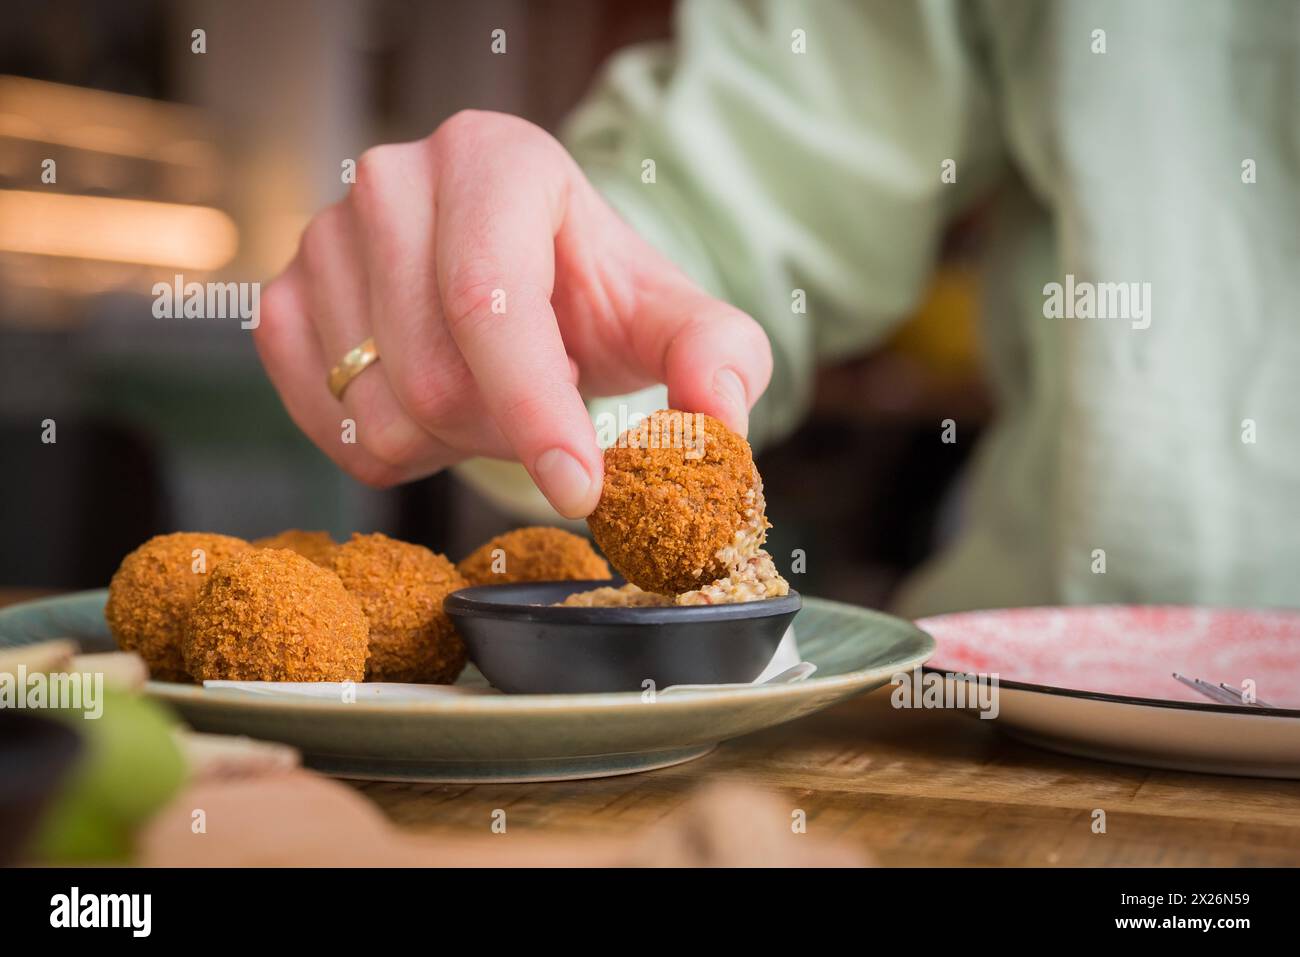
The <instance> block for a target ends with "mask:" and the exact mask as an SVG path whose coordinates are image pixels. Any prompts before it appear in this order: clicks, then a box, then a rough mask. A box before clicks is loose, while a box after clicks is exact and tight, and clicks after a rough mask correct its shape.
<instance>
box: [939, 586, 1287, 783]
mask: <svg viewBox="0 0 1300 957" xmlns="http://www.w3.org/2000/svg"><path fill="white" fill-rule="evenodd" d="M917 624H918V625H919V626H920V627H921V628H923V629H924V630H925V631H927V632H929V633H930V634H931V635H933V636H934V639H935V641H937V642H938V645H939V648H938V651H937V652H936V653H935V655H934V657H933V658H931V659H930V661H929V663H928V664H927V665H926V669H925V670H926V671H927V672H941V673H945V674H948V675H950V676H951V675H952V674H957V675H965V674H973V675H991V674H997V676H998V699H997V717H996V719H995V720H996V722H997V726H998V727H999V728H1001V729H1002V730H1004V731H1006V732H1007V733H1008V734H1010V735H1012V736H1013V737H1015V738H1018V739H1021V740H1023V741H1025V742H1027V743H1029V744H1034V745H1037V746H1039V747H1044V748H1049V749H1051V750H1053V751H1061V752H1064V753H1066V754H1073V755H1078V756H1081V757H1088V758H1100V759H1102V760H1109V761H1119V762H1123V763H1125V764H1139V765H1147V766H1151V767H1159V768H1174V769H1178V770H1187V771H1200V772H1206V773H1212V774H1237V775H1248V776H1257V777H1279V778H1300V610H1283V609H1267V610H1265V609H1260V610H1250V609H1237V608H1197V607H1184V606H1151V605H1143V606H1121V605H1088V606H1074V607H1064V608H1012V609H1002V610H996V611H974V612H961V613H957V614H951V615H939V616H936V617H933V618H926V619H922V620H921V621H919V622H917ZM1175 672H1177V673H1179V674H1182V675H1185V676H1188V677H1191V678H1200V679H1203V680H1205V681H1208V682H1210V683H1212V684H1218V683H1220V682H1222V683H1223V684H1225V685H1228V686H1229V687H1231V688H1234V689H1238V690H1240V691H1244V692H1246V695H1247V698H1248V699H1250V700H1254V701H1255V702H1256V704H1255V705H1245V704H1220V703H1216V702H1214V701H1211V700H1210V699H1208V698H1206V697H1204V696H1202V695H1201V694H1200V693H1198V692H1196V691H1194V690H1192V689H1191V688H1188V687H1186V686H1184V685H1183V684H1181V683H1179V682H1178V681H1177V680H1175V678H1174V677H1173V675H1174V673H1175ZM948 680H949V683H950V684H951V682H952V681H953V680H954V679H952V678H951V677H949V679H948ZM1264 702H1267V706H1264V705H1263V703H1264Z"/></svg>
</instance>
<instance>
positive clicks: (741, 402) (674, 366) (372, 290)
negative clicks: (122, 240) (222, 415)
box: [254, 112, 772, 518]
mask: <svg viewBox="0 0 1300 957" xmlns="http://www.w3.org/2000/svg"><path fill="white" fill-rule="evenodd" d="M646 188H648V189H649V188H653V187H646ZM261 302H262V305H261V321H260V324H259V326H258V327H257V329H256V331H255V332H254V336H255V338H256V342H257V348H258V352H259V354H260V355H261V357H262V362H263V364H264V365H265V366H266V369H267V372H268V373H269V375H270V377H271V380H272V381H273V382H274V384H275V387H276V389H277V390H278V391H279V393H280V396H281V398H282V399H283V401H284V404H285V407H286V408H287V409H288V411H289V414H290V415H291V416H292V417H293V420H294V421H295V422H296V423H297V424H298V426H299V427H300V428H301V429H302V430H303V431H304V432H305V433H306V434H307V435H308V436H309V437H310V438H311V439H312V441H314V442H315V443H316V444H317V445H318V446H320V448H321V449H322V450H323V451H324V452H325V453H326V454H327V455H329V456H330V458H332V459H333V460H334V461H335V462H337V463H338V464H339V465H340V466H342V467H343V468H344V469H346V470H347V471H348V472H349V473H351V474H352V475H354V476H355V477H357V478H358V479H360V480H361V481H363V482H365V483H367V484H369V485H374V486H389V485H393V484H396V483H398V482H404V481H409V480H411V479H414V478H418V477H420V476H424V475H428V474H430V473H432V472H436V471H438V470H439V469H442V468H445V467H447V466H449V465H453V464H455V463H456V462H459V461H461V460H462V459H466V458H469V457H472V456H476V455H487V456H493V457H499V458H513V459H518V460H519V461H520V462H522V463H523V464H524V465H525V467H527V469H528V471H529V473H530V474H531V475H532V477H533V480H534V481H535V482H536V483H537V485H538V486H539V487H540V488H541V490H542V492H543V493H544V494H545V495H546V497H547V498H548V499H549V500H550V502H551V504H552V505H554V506H555V508H556V509H557V510H558V511H559V512H560V513H561V514H563V515H566V516H568V517H571V518H577V517H581V516H583V515H586V514H588V513H589V512H591V510H592V509H594V508H595V506H596V502H597V501H598V499H599V497H600V486H601V480H602V477H603V462H602V458H601V454H600V451H599V449H598V448H597V445H596V437H595V431H594V429H593V427H592V424H591V420H590V417H589V416H588V414H587V412H586V409H585V407H584V405H583V401H582V395H584V394H586V395H592V396H595V395H617V394H622V393H626V392H631V391H634V390H637V389H640V388H644V387H645V386H648V385H652V384H654V383H658V382H662V383H666V384H667V386H668V395H669V402H670V403H671V404H672V405H673V406H674V407H675V408H681V409H685V410H689V411H693V412H706V413H709V414H710V415H713V416H715V417H717V418H720V419H722V420H723V421H724V422H726V423H727V424H728V425H730V426H731V427H732V428H734V429H736V430H738V431H740V432H741V433H742V434H743V433H744V432H745V430H746V426H747V422H748V413H749V409H750V407H751V406H752V405H753V403H754V402H755V401H756V400H757V398H758V396H759V395H760V394H761V393H762V391H763V389H764V388H766V387H767V382H768V379H769V377H770V375H771V368H772V359H771V351H770V347H769V345H768V342H767V338H766V336H765V335H764V334H763V332H762V330H761V329H760V328H759V327H758V325H757V324H756V323H755V322H754V321H753V320H752V319H750V318H749V317H748V316H746V315H745V314H744V313H742V312H740V311H739V310H737V309H735V308H734V307H732V306H729V305H727V304H726V303H723V302H719V301H718V300H716V299H713V298H711V297H710V296H708V295H706V294H705V293H703V292H702V291H701V290H700V289H699V288H698V287H696V286H695V285H694V284H692V283H691V282H690V280H688V279H687V278H686V277H685V276H684V275H683V274H682V273H681V272H680V271H679V270H678V269H677V268H676V267H674V266H673V265H671V264H670V263H669V262H668V261H667V260H666V259H664V258H663V257H662V256H661V255H659V254H658V253H657V252H656V251H655V250H653V249H652V248H651V247H650V246H649V245H648V244H646V243H645V242H644V241H642V240H641V239H640V238H639V237H638V236H637V235H636V234H635V233H634V232H633V231H632V230H631V228H630V227H628V226H627V225H626V224H625V223H624V222H623V221H622V220H620V219H619V218H618V217H617V216H616V215H615V214H614V213H613V212H612V211H611V210H610V209H609V207H608V206H607V205H606V204H605V203H604V201H603V200H602V199H601V198H600V197H599V196H598V195H597V193H596V191H595V190H594V189H593V188H592V186H591V185H590V184H589V183H588V182H587V180H586V179H585V178H584V177H583V175H582V172H581V171H580V170H579V168H578V166H577V164H576V163H574V161H573V159H572V158H571V157H570V156H569V155H568V154H567V153H566V152H565V151H564V149H563V147H561V146H560V144H559V143H558V142H556V141H555V140H554V139H553V138H552V137H551V136H549V135H548V134H546V133H545V132H544V131H542V130H541V129H539V128H537V127H535V126H533V125H532V124H530V123H527V122H525V121H523V120H520V119H518V118H516V117H512V116H506V115H503V114H494V113H474V112H466V113H458V114H457V115H455V116H453V117H452V118H451V119H449V120H447V122H445V123H443V124H442V126H440V127H439V128H438V129H437V130H436V131H435V132H434V133H433V134H432V135H431V136H429V137H427V138H426V139H423V140H420V141H418V142H415V143H401V144H395V145H387V146H379V147H375V148H374V149H371V150H368V151H367V152H366V153H365V154H364V155H363V156H362V157H361V159H360V160H359V162H358V163H357V181H356V184H355V185H354V186H353V187H352V190H351V192H350V193H349V194H348V197H347V198H346V199H345V200H343V201H342V202H340V203H337V204H335V205H333V206H330V207H328V208H327V209H325V210H323V211H322V212H320V213H319V214H317V215H316V217H315V218H314V219H312V221H311V222H310V223H309V224H308V226H307V228H306V229H305V230H304V232H303V235H302V241H301V244H300V246H299V249H298V253H297V256H296V257H295V258H294V260H293V262H292V263H290V264H289V266H288V268H287V269H285V271H284V272H283V273H282V274H281V275H280V276H278V277H277V278H276V279H275V281H274V282H272V283H271V284H270V285H269V286H268V287H267V289H266V290H264V294H263V296H262V301H261ZM368 336H373V337H374V339H375V342H376V344H377V346H378V350H379V355H380V360H379V361H378V362H377V363H375V364H373V365H372V366H371V367H370V368H367V369H366V370H365V371H364V372H362V373H361V374H360V375H358V376H357V377H356V378H355V380H353V381H352V383H351V384H350V385H349V386H348V387H347V389H346V390H345V392H344V393H343V398H342V401H341V402H340V401H338V400H336V399H334V397H333V396H332V395H331V394H330V392H329V390H328V388H327V387H326V376H327V374H328V371H329V369H330V368H331V367H332V366H334V365H336V364H337V363H338V362H339V360H340V359H341V358H342V357H343V355H344V354H345V353H346V352H348V350H350V349H352V348H353V347H354V346H356V345H357V344H359V343H360V342H362V341H363V340H364V339H366V338H367V337H368ZM348 418H350V419H352V420H353V421H354V422H355V423H356V436H355V437H356V441H355V442H354V443H345V442H344V441H343V438H342V437H343V420H344V419H348Z"/></svg>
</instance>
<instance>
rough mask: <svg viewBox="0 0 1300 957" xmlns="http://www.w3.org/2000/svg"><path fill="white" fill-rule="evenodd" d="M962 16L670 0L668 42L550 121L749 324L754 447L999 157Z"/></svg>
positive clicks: (894, 316) (633, 57)
mask: <svg viewBox="0 0 1300 957" xmlns="http://www.w3.org/2000/svg"><path fill="white" fill-rule="evenodd" d="M970 9H971V8H970V7H969V6H968V5H964V4H962V3H960V2H958V0H928V2H918V3H911V2H908V3H891V2H886V3H862V2H828V0H794V2H777V0H757V2H738V0H686V2H684V3H683V4H682V6H681V7H680V9H679V13H678V22H677V29H676V41H675V42H674V43H673V44H672V45H659V46H652V47H640V48H634V49H631V50H629V51H626V52H624V53H622V54H620V55H618V56H617V57H615V58H614V60H613V61H612V62H611V63H610V64H609V65H608V67H607V68H606V70H605V74H604V77H603V79H602V80H601V82H600V83H599V85H598V86H597V88H596V89H595V90H594V91H593V93H592V94H591V95H590V96H589V98H588V99H587V101H586V102H585V103H584V104H583V105H582V106H581V107H580V108H579V110H578V111H577V113H576V114H575V115H574V116H573V117H572V119H571V121H570V122H569V124H568V126H567V128H566V130H565V132H564V135H563V138H564V140H565V142H566V145H567V146H568V147H569V149H570V150H571V151H572V152H573V154H574V156H575V157H576V158H577V160H578V162H579V163H580V164H581V165H582V166H583V168H584V169H585V171H586V172H587V175H588V176H589V177H590V178H591V180H592V181H593V183H594V184H595V185H596V187H597V188H598V189H600V190H601V191H602V192H603V193H604V195H605V196H606V198H607V199H608V200H609V201H610V203H611V204H612V205H613V206H614V207H615V208H616V209H617V210H618V211H619V212H620V214H621V215H622V216H623V217H624V218H625V219H627V220H628V222H629V223H630V224H631V225H632V226H633V227H634V228H636V229H637V230H638V232H639V233H640V234H641V235H643V236H644V237H645V238H646V239H647V240H648V241H649V242H651V243H652V244H653V245H655V246H656V247H657V248H659V249H660V250H662V251H663V252H664V253H665V254H666V255H668V256H669V257H670V258H671V259H673V260H674V261H675V262H676V263H678V264H679V265H680V266H681V267H682V268H683V269H685V270H686V271H687V272H688V273H689V274H690V275H691V276H692V277H693V278H694V279H695V280H696V281H697V282H699V283H700V284H701V285H703V286H704V287H705V288H706V289H708V290H710V291H711V292H712V293H714V294H715V295H717V296H719V297H720V298H724V299H726V300H727V301H729V302H732V303H733V304H735V305H736V306H738V307H740V308H742V309H744V310H746V311H747V312H748V313H749V314H750V315H752V316H753V317H754V318H755V319H756V320H758V321H759V322H760V323H761V324H762V325H763V327H764V328H765V329H766V331H767V333H768V336H769V337H770V339H771V341H772V348H773V353H774V358H775V372H774V375H773V382H772V385H771V387H770V388H769V390H768V393H767V394H766V395H765V396H764V398H763V400H762V401H761V402H760V403H759V406H758V407H757V408H756V409H755V412H754V415H753V417H752V419H751V440H752V441H754V442H755V444H762V443H764V442H767V441H771V440H773V439H775V438H778V437H779V436H781V435H783V434H785V433H786V432H788V431H789V430H791V429H792V428H793V427H794V426H795V425H796V424H797V423H798V421H799V419H800V418H801V416H802V415H803V413H804V411H805V409H806V408H807V404H808V402H809V399H810V395H811V392H812V382H813V376H814V370H815V367H816V364H817V363H818V362H819V361H824V360H828V359H834V358H837V357H841V356H844V355H846V354H849V353H852V352H855V351H861V350H863V349H865V348H867V347H869V346H870V345H872V344H873V343H874V342H875V341H876V340H877V339H878V338H879V337H880V336H881V335H882V334H883V333H885V332H886V331H887V330H888V329H889V328H890V325H891V324H892V323H894V322H896V321H897V320H899V319H901V318H903V317H905V316H906V315H907V314H908V312H909V311H910V310H911V309H912V308H913V307H914V306H915V305H916V303H917V301H918V299H919V298H920V297H921V296H922V295H923V293H924V291H925V288H926V285H927V280H928V277H929V274H930V271H931V268H932V265H933V262H934V258H935V254H936V248H937V245H938V242H939V240H940V238H941V236H942V232H943V229H944V227H945V225H946V224H947V223H948V221H949V220H950V219H951V218H953V217H954V215H956V214H958V213H959V212H960V211H961V209H962V208H963V206H965V205H966V204H968V203H969V202H970V200H971V198H972V197H973V196H976V195H978V194H979V193H980V192H981V191H983V190H984V189H986V188H987V187H988V185H989V182H990V180H991V179H992V177H993V176H994V175H995V174H996V172H997V171H998V169H999V168H1000V165H1001V162H1000V160H1001V148H1000V143H999V136H998V131H997V130H998V124H997V120H996V115H995V109H994V97H993V95H992V85H993V84H992V80H991V78H990V76H989V72H990V71H989V70H988V68H987V66H986V61H985V59H984V57H983V55H982V44H981V41H980V36H979V31H978V29H977V27H976V25H975V24H974V23H973V22H971V19H970V14H969V13H968V12H967V11H969V10H970ZM647 161H652V162H653V164H654V165H653V177H651V176H650V174H649V172H648V169H649V165H648V163H647ZM945 169H946V170H947V175H945ZM800 298H802V299H803V300H804V310H805V311H802V312H801V311H800V301H799V300H800Z"/></svg>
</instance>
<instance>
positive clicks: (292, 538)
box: [253, 528, 339, 568]
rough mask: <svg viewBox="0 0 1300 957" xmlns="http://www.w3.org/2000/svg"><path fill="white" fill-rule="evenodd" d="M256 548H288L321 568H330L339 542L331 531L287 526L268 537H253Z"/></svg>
mask: <svg viewBox="0 0 1300 957" xmlns="http://www.w3.org/2000/svg"><path fill="white" fill-rule="evenodd" d="M253 547H254V548H287V549H289V551H291V552H297V553H298V554H299V555H301V556H302V557H303V558H310V559H311V560H312V561H314V562H315V563H316V564H317V565H319V566H321V568H330V567H331V566H332V565H333V563H334V553H335V552H336V551H337V550H338V547H339V543H338V542H336V541H334V539H333V538H332V537H331V536H330V533H329V532H304V531H303V530H302V529H300V528H286V529H285V530H284V531H283V532H277V533H276V534H274V535H270V536H268V537H267V538H255V539H253Z"/></svg>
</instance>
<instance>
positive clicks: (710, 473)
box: [587, 409, 767, 595]
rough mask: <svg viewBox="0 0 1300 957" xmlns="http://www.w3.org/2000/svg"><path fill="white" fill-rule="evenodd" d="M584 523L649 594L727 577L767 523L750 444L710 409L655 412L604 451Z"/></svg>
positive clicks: (673, 591) (615, 563) (612, 559)
mask: <svg viewBox="0 0 1300 957" xmlns="http://www.w3.org/2000/svg"><path fill="white" fill-rule="evenodd" d="M587 524H588V526H589V527H590V528H591V534H592V537H593V538H595V540H596V544H597V545H598V546H600V550H601V551H602V552H604V554H605V556H606V557H607V558H608V559H609V562H610V564H611V565H613V566H614V568H615V569H617V570H618V571H619V573H620V574H622V575H623V577H624V578H626V579H627V580H628V581H630V582H632V583H633V584H635V585H637V586H638V587H639V588H641V589H642V590H644V591H647V592H654V593H658V594H662V595H677V594H680V593H682V592H687V591H692V590H694V589H698V588H700V587H701V586H703V585H706V584H708V583H710V582H713V581H716V580H718V579H721V578H725V577H726V576H727V575H728V574H729V572H730V570H731V569H732V568H733V567H735V565H736V564H737V562H738V561H743V560H745V559H747V558H748V557H749V554H753V553H754V552H756V551H757V550H758V549H759V548H761V546H762V542H763V537H764V535H765V534H766V529H767V520H766V518H765V517H764V516H763V500H762V491H761V485H760V484H759V481H758V470H757V469H755V467H754V459H753V455H752V453H751V452H750V448H749V443H748V442H746V441H745V440H744V439H743V438H741V437H740V436H739V435H737V434H736V433H735V432H732V431H731V430H730V429H728V428H727V427H726V426H725V425H723V424H722V423H721V422H719V421H718V420H717V419H715V418H713V417H712V416H708V415H703V414H700V413H695V414H692V413H684V412H679V411H677V410H673V409H664V410H661V411H659V412H655V413H654V414H652V415H650V416H648V417H647V418H646V419H644V420H643V421H642V422H641V423H640V424H639V425H638V426H637V427H636V428H634V429H629V430H628V431H627V432H624V433H623V435H621V436H620V437H619V440H618V442H617V443H615V445H613V446H612V447H610V448H608V449H606V450H605V484H604V489H603V491H602V492H601V496H600V502H599V504H598V505H597V506H596V510H595V511H594V512H592V513H591V515H590V517H588V519H587ZM741 552H747V553H748V554H743V555H742V554H740V553H741Z"/></svg>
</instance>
